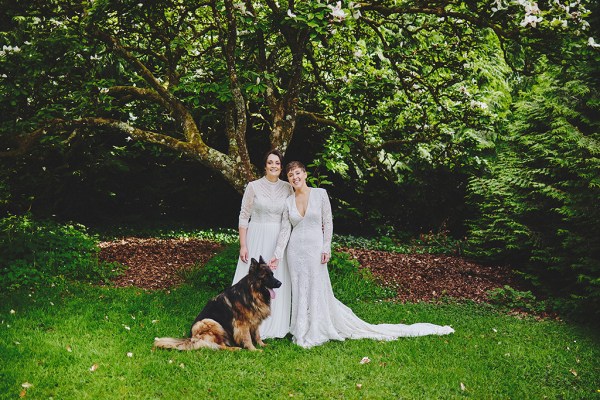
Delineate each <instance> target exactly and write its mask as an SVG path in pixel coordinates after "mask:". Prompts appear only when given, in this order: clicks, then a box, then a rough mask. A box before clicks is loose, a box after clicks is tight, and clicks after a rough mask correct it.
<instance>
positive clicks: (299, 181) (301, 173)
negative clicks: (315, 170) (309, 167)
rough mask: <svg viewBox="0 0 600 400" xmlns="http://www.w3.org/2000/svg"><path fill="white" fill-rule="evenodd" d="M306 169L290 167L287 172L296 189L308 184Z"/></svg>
mask: <svg viewBox="0 0 600 400" xmlns="http://www.w3.org/2000/svg"><path fill="white" fill-rule="evenodd" d="M306 176H307V175H306V171H305V170H303V169H302V168H300V167H296V168H293V169H290V170H289V171H288V173H287V178H288V182H289V183H290V185H292V187H293V188H294V189H300V188H303V187H305V186H306Z"/></svg>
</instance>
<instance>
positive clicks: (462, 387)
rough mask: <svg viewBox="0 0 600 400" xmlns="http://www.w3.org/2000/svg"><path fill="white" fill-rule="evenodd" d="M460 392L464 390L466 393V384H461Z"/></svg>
mask: <svg viewBox="0 0 600 400" xmlns="http://www.w3.org/2000/svg"><path fill="white" fill-rule="evenodd" d="M460 390H462V391H463V392H464V391H465V390H467V388H466V387H465V384H464V383H462V382H461V383H460Z"/></svg>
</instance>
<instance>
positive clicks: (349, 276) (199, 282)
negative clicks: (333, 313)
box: [182, 243, 395, 302]
mask: <svg viewBox="0 0 600 400" xmlns="http://www.w3.org/2000/svg"><path fill="white" fill-rule="evenodd" d="M238 256H239V244H237V243H236V244H233V245H230V246H228V247H226V248H225V249H224V250H223V251H221V252H220V253H219V254H217V255H216V256H214V257H213V258H211V259H210V260H209V261H208V262H207V263H206V265H204V266H201V265H196V266H195V267H194V268H192V269H190V270H188V271H184V272H182V274H183V277H184V280H185V281H186V282H187V283H190V284H192V285H194V286H197V287H201V288H206V287H210V288H213V289H219V290H220V289H223V288H225V287H227V286H229V285H231V282H232V280H233V275H234V274H235V269H236V266H237V259H238ZM328 267H329V274H330V277H331V283H332V286H333V290H334V293H335V295H336V297H338V299H339V300H340V301H342V302H345V301H356V300H357V299H358V300H378V299H385V298H388V297H392V296H393V295H394V294H395V292H394V291H393V290H392V289H388V288H384V287H381V286H379V285H378V284H377V282H376V281H375V278H374V277H373V275H372V274H371V271H370V270H369V269H367V268H361V267H360V265H359V263H358V261H356V260H353V259H351V258H350V256H349V255H348V254H346V253H339V252H334V253H333V255H332V257H331V260H330V261H329V264H328Z"/></svg>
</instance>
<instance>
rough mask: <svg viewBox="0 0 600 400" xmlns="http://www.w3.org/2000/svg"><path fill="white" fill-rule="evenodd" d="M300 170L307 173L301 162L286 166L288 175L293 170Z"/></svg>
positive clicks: (291, 162)
mask: <svg viewBox="0 0 600 400" xmlns="http://www.w3.org/2000/svg"><path fill="white" fill-rule="evenodd" d="M296 168H300V169H301V170H302V171H304V172H306V167H305V166H304V164H302V163H301V162H300V161H290V162H289V163H288V164H287V165H286V166H285V174H286V175H287V174H288V173H289V172H290V171H291V170H293V169H296Z"/></svg>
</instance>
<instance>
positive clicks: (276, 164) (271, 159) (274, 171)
mask: <svg viewBox="0 0 600 400" xmlns="http://www.w3.org/2000/svg"><path fill="white" fill-rule="evenodd" d="M279 174H281V160H280V159H279V156H277V155H276V154H269V156H268V157H267V162H266V165H265V175H266V177H267V179H269V180H270V181H275V180H277V179H279Z"/></svg>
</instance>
